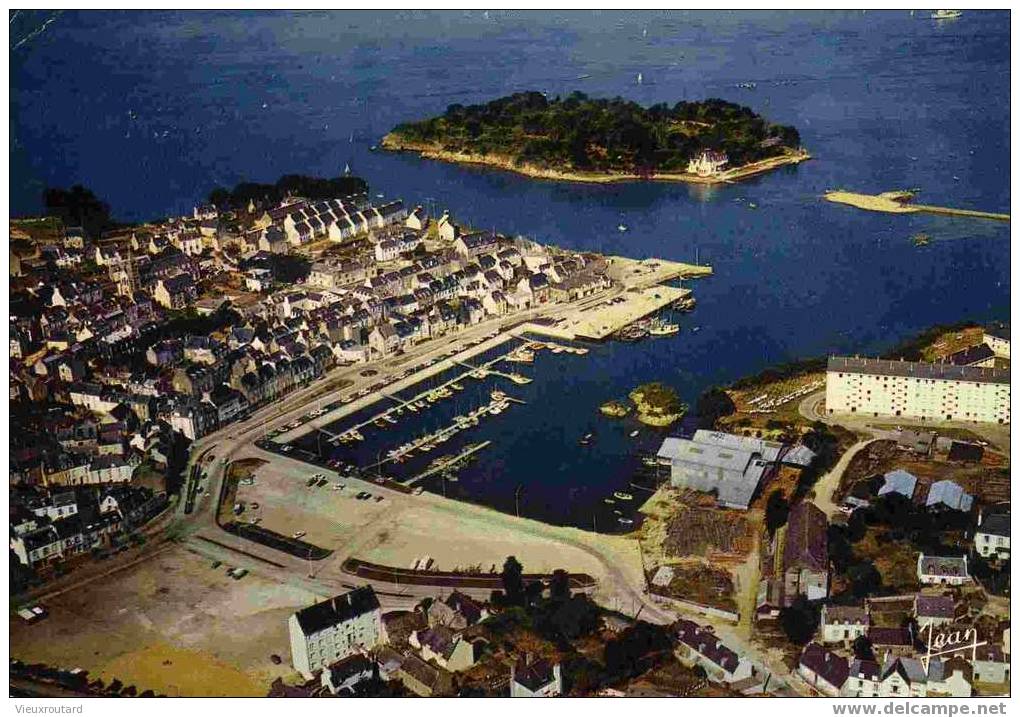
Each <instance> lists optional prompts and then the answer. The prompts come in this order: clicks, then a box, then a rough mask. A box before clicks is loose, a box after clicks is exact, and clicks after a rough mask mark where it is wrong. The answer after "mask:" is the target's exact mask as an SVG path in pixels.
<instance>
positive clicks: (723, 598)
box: [648, 560, 738, 611]
mask: <svg viewBox="0 0 1020 717" xmlns="http://www.w3.org/2000/svg"><path fill="white" fill-rule="evenodd" d="M670 567H672V568H673V579H672V580H671V581H670V583H669V585H666V586H663V587H655V588H654V590H655V592H657V593H658V594H660V595H667V596H669V597H676V598H680V599H681V600H691V601H693V602H696V603H698V604H699V605H710V606H712V607H717V608H721V609H723V610H732V611H736V610H737V609H738V605H737V601H736V599H735V597H734V594H735V592H736V589H735V587H734V581H733V576H732V575H731V574H730V571H728V570H726V569H725V568H723V567H720V566H718V565H716V564H712V563H706V562H704V561H701V560H685V561H682V562H679V563H673V564H672V565H671V566H670ZM654 575H655V573H654V571H653V572H651V573H649V574H648V579H649V580H651V579H652V577H653V576H654Z"/></svg>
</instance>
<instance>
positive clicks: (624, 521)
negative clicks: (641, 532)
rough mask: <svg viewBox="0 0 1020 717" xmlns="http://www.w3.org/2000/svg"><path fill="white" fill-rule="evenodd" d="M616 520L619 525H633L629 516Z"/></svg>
mask: <svg viewBox="0 0 1020 717" xmlns="http://www.w3.org/2000/svg"><path fill="white" fill-rule="evenodd" d="M616 520H617V521H618V522H619V523H620V525H634V521H633V520H631V519H630V518H617V519H616Z"/></svg>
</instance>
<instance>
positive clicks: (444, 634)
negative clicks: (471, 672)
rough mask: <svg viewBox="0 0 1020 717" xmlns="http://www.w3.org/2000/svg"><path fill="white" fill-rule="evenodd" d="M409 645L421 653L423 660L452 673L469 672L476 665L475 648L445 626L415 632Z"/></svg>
mask: <svg viewBox="0 0 1020 717" xmlns="http://www.w3.org/2000/svg"><path fill="white" fill-rule="evenodd" d="M408 643H409V644H410V645H411V646H412V647H414V648H415V649H417V650H418V651H419V653H420V654H421V659H423V660H425V661H426V662H429V661H432V662H434V663H435V664H437V665H439V666H440V667H442V668H443V669H445V670H449V671H450V672H458V671H460V670H467V669H470V668H471V667H472V666H473V665H474V664H475V646H474V645H473V644H471V643H470V642H468V641H467V640H465V639H464V638H462V637H461V636H460V635H459V634H457V633H456V632H455V631H454V630H453V629H452V628H449V627H445V626H443V625H436V626H434V627H430V628H427V629H425V630H415V631H414V632H412V633H411V637H410V639H409V640H408Z"/></svg>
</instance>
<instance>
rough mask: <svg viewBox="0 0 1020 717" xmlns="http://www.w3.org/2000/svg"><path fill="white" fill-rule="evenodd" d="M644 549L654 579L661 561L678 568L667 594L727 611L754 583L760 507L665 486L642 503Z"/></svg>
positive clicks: (736, 605)
mask: <svg viewBox="0 0 1020 717" xmlns="http://www.w3.org/2000/svg"><path fill="white" fill-rule="evenodd" d="M642 512H644V513H646V514H647V515H648V519H647V520H646V521H645V523H644V525H642V527H641V534H642V541H641V548H642V550H643V551H644V554H645V565H646V566H648V567H649V569H650V571H651V572H650V574H649V576H648V577H649V579H650V578H651V576H652V575H654V573H655V570H656V569H657V568H658V567H659V566H661V565H669V566H671V567H672V568H673V570H674V578H673V580H672V581H671V582H670V584H669V586H667V587H665V588H663V592H664V594H667V595H670V596H672V597H677V598H682V599H685V600H693V601H695V602H698V603H702V604H705V605H712V606H715V607H720V608H723V609H726V610H737V609H738V604H737V601H738V597H737V595H736V593H737V591H738V590H740V589H741V587H740V586H742V585H745V584H750V581H751V580H752V577H751V575H750V574H749V573H748V570H749V567H751V568H753V566H754V563H755V559H754V558H753V556H752V552H753V551H754V550H755V537H754V536H755V535H756V532H757V531H758V530H759V529H760V525H761V520H762V517H761V511H760V510H754V509H752V510H750V511H748V512H746V513H743V512H739V511H735V510H722V509H719V508H716V507H715V499H714V498H712V497H711V496H709V495H705V494H702V493H697V492H694V491H682V490H675V489H672V488H662V489H660V490H659V491H658V492H656V494H655V496H654V497H653V498H652V499H651V500H649V501H648V502H647V503H646V504H645V505H644V506H643V508H642Z"/></svg>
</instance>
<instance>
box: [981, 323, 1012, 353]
mask: <svg viewBox="0 0 1020 717" xmlns="http://www.w3.org/2000/svg"><path fill="white" fill-rule="evenodd" d="M983 340H984V342H985V344H987V345H988V347H989V348H990V349H991V350H992V351H993V352H995V355H996V356H998V357H1000V358H1004V359H1008V358H1009V327H1008V326H1006V325H1005V324H992V325H990V326H986V327H985V333H984V338H983Z"/></svg>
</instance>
